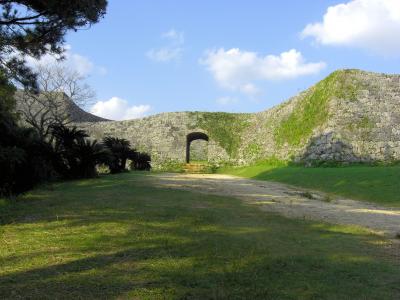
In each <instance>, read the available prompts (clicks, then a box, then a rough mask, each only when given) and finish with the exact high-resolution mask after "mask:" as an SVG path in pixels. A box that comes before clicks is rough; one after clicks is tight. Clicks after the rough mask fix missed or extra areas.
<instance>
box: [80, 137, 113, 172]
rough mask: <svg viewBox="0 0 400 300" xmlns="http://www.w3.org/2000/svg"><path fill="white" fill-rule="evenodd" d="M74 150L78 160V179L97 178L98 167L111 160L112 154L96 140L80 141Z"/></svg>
mask: <svg viewBox="0 0 400 300" xmlns="http://www.w3.org/2000/svg"><path fill="white" fill-rule="evenodd" d="M73 150H74V151H73V152H74V155H75V158H76V159H77V164H76V170H74V173H75V174H76V175H77V177H83V178H91V177H95V176H96V175H97V171H96V166H97V165H99V164H102V163H105V162H107V161H109V159H110V152H109V151H108V150H107V149H105V148H104V147H103V145H101V144H99V143H98V142H97V141H96V140H94V141H89V140H79V141H78V142H77V143H76V145H75V147H74V149H73Z"/></svg>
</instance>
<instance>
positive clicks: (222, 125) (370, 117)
mask: <svg viewBox="0 0 400 300" xmlns="http://www.w3.org/2000/svg"><path fill="white" fill-rule="evenodd" d="M79 126H81V127H83V128H84V129H86V130H87V131H88V132H89V134H90V135H91V136H93V137H95V138H97V139H101V138H102V137H104V136H106V135H111V136H117V137H121V138H126V139H128V140H129V141H130V142H131V143H132V145H133V146H134V147H136V148H137V149H138V150H140V151H146V152H149V153H150V154H151V155H152V159H153V166H154V167H156V168H158V167H162V165H163V164H165V163H169V162H177V163H184V162H185V157H186V136H187V135H188V134H189V133H191V132H204V133H205V134H207V135H208V136H209V138H210V140H209V142H208V146H207V157H208V160H209V161H211V162H215V163H222V162H229V163H234V164H250V163H252V162H255V161H257V160H262V159H267V158H271V157H274V158H277V159H282V160H295V161H313V160H322V161H343V162H356V161H376V160H379V161H394V160H400V76H399V75H385V74H377V73H370V72H363V71H359V70H342V71H336V72H334V73H332V74H331V75H330V76H329V77H327V78H326V79H324V80H323V81H321V82H319V83H317V84H316V85H315V86H313V87H311V88H310V89H308V90H306V91H304V92H302V93H300V94H299V95H297V96H295V97H293V98H291V99H289V100H288V101H286V102H284V103H282V104H281V105H278V106H276V107H274V108H272V109H270V110H267V111H263V112H260V113H256V114H228V113H204V112H180V113H163V114H159V115H154V116H151V117H147V118H143V119H136V120H130V121H120V122H115V121H113V122H98V123H81V124H79ZM194 145H196V143H194ZM196 147H197V146H194V148H195V149H197V148H196ZM195 151H196V150H195Z"/></svg>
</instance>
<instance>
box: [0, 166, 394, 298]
mask: <svg viewBox="0 0 400 300" xmlns="http://www.w3.org/2000/svg"><path fill="white" fill-rule="evenodd" d="M0 217H1V222H2V223H1V224H2V225H0V299H21V298H24V299H28V298H29V299H60V298H72V299H89V298H95V299H99V298H103V299H105V298H107V299H115V298H118V299H217V298H218V299H399V297H400V288H399V282H400V268H399V264H398V262H397V263H396V262H395V260H394V258H392V257H391V256H390V255H388V253H387V252H386V251H387V250H384V249H383V248H384V247H383V245H384V244H385V241H384V240H383V239H382V238H380V237H377V236H373V235H370V234H369V233H367V232H366V231H364V230H362V229H359V228H356V227H350V226H333V225H328V224H324V223H318V222H309V221H303V220H290V219H286V218H283V217H280V216H277V215H273V214H268V213H265V212H262V211H261V210H259V209H258V208H257V207H255V206H250V205H249V204H244V203H242V202H240V201H239V200H236V199H232V198H225V197H218V196H211V195H205V194H197V193H191V192H185V191H176V190H169V189H163V188H155V187H152V186H150V185H149V184H148V183H146V177H145V175H142V174H135V173H128V174H122V175H109V176H105V177H102V178H100V179H94V180H81V181H75V182H66V183H60V184H56V185H54V186H53V187H51V186H49V187H47V188H46V187H44V188H41V189H37V190H35V191H32V192H30V193H28V194H26V195H25V196H23V197H20V198H18V199H17V200H13V201H11V202H10V201H5V200H3V201H1V202H0Z"/></svg>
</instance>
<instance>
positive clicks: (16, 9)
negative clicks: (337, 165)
mask: <svg viewBox="0 0 400 300" xmlns="http://www.w3.org/2000/svg"><path fill="white" fill-rule="evenodd" d="M106 7H107V0H15V1H11V0H0V40H1V42H0V66H1V69H2V70H3V72H5V73H6V76H7V77H8V78H14V79H16V80H17V81H19V82H21V83H22V84H23V85H30V86H32V87H35V81H36V76H35V74H33V73H32V72H31V71H30V69H29V68H28V67H26V66H25V61H24V58H23V57H24V55H30V56H33V57H37V58H38V57H40V56H42V55H43V54H46V53H54V54H62V52H63V44H64V42H65V41H64V36H65V34H66V32H67V31H68V30H74V31H77V30H79V29H82V28H87V27H90V26H91V25H92V24H95V23H97V22H98V21H99V20H100V19H101V18H102V17H103V16H104V14H105V12H106ZM16 53H18V54H20V55H17V56H16V55H15V54H16Z"/></svg>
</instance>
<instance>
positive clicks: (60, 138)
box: [51, 124, 88, 177]
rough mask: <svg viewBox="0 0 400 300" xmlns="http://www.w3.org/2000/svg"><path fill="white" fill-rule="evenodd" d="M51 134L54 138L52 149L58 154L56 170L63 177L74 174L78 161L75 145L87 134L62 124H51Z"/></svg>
mask: <svg viewBox="0 0 400 300" xmlns="http://www.w3.org/2000/svg"><path fill="white" fill-rule="evenodd" d="M51 135H52V137H53V138H54V150H55V152H56V153H57V155H58V161H57V164H56V170H57V171H58V172H59V173H60V174H62V175H63V176H64V177H74V176H76V174H75V173H76V170H77V168H78V167H77V165H78V161H77V157H76V150H75V145H76V144H78V143H80V142H82V141H84V139H85V138H86V137H88V135H87V134H86V132H85V131H83V130H80V129H77V128H76V127H71V128H70V127H66V126H64V125H62V124H57V125H54V126H52V127H51Z"/></svg>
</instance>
